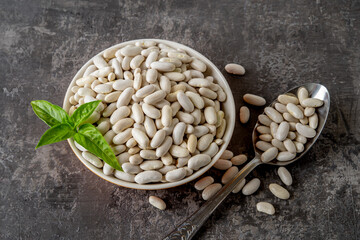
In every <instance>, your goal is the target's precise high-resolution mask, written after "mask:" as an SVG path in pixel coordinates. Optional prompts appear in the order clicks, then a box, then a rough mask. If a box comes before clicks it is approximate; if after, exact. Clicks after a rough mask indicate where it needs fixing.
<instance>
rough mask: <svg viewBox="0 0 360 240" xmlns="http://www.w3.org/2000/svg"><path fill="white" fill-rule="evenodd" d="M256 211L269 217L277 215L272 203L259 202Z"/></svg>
mask: <svg viewBox="0 0 360 240" xmlns="http://www.w3.org/2000/svg"><path fill="white" fill-rule="evenodd" d="M256 209H257V210H258V211H259V212H263V213H266V214H269V215H274V214H275V208H274V206H273V205H272V204H271V203H268V202H258V203H257V204H256Z"/></svg>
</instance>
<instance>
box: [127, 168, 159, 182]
mask: <svg viewBox="0 0 360 240" xmlns="http://www.w3.org/2000/svg"><path fill="white" fill-rule="evenodd" d="M161 179H162V174H161V173H159V172H158V171H154V170H149V171H144V172H141V173H138V174H137V175H136V176H135V178H134V180H135V182H136V183H138V184H145V183H151V182H160V181H161Z"/></svg>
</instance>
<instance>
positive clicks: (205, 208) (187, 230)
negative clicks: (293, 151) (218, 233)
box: [164, 156, 261, 240]
mask: <svg viewBox="0 0 360 240" xmlns="http://www.w3.org/2000/svg"><path fill="white" fill-rule="evenodd" d="M260 163H261V161H260V159H259V158H258V156H255V158H254V159H253V160H251V161H250V162H249V163H248V164H246V165H245V167H243V168H242V169H241V170H240V171H239V172H238V173H237V175H236V176H235V177H234V178H233V179H232V180H231V181H230V182H229V183H227V184H226V185H225V186H224V187H223V188H222V189H221V190H220V191H219V192H218V193H217V194H216V195H215V196H213V197H212V198H211V199H210V200H208V201H207V202H205V203H204V204H203V205H202V206H201V207H200V208H199V209H198V210H197V211H196V212H195V213H193V214H192V215H191V216H190V217H189V218H188V219H186V220H185V221H184V222H183V223H182V224H180V225H179V226H178V227H177V228H176V229H175V230H174V231H172V232H171V233H170V234H169V235H167V236H166V237H165V238H164V239H165V240H177V239H183V240H185V239H191V238H192V237H194V235H195V233H196V232H197V231H198V230H199V229H200V228H201V226H202V225H203V224H204V223H205V221H206V220H207V219H208V218H209V217H210V215H211V214H212V213H213V212H214V211H215V209H216V208H217V207H218V206H219V205H220V203H222V201H224V199H225V198H226V197H227V195H229V193H230V192H231V191H232V190H234V188H235V187H236V185H237V184H238V183H239V182H240V181H241V180H243V179H244V178H245V177H246V176H247V175H248V174H249V173H250V172H251V171H252V170H254V168H255V167H256V166H258V165H259V164H260Z"/></svg>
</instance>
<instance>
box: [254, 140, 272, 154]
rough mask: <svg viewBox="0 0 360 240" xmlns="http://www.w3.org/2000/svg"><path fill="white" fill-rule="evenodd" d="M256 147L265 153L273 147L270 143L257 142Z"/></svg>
mask: <svg viewBox="0 0 360 240" xmlns="http://www.w3.org/2000/svg"><path fill="white" fill-rule="evenodd" d="M255 146H256V148H258V149H260V150H261V151H263V152H265V151H266V150H268V149H269V148H271V147H272V145H271V144H270V143H268V142H264V141H257V142H256V144H255Z"/></svg>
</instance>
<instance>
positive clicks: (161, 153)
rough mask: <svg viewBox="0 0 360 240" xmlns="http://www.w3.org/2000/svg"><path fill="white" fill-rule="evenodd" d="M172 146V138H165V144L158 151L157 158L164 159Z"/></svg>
mask: <svg viewBox="0 0 360 240" xmlns="http://www.w3.org/2000/svg"><path fill="white" fill-rule="evenodd" d="M171 146H172V138H171V137H169V136H166V137H165V140H164V141H163V143H162V144H161V145H160V147H158V148H157V149H156V156H158V157H162V156H164V155H165V154H166V153H167V152H168V151H169V149H170V147H171Z"/></svg>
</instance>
